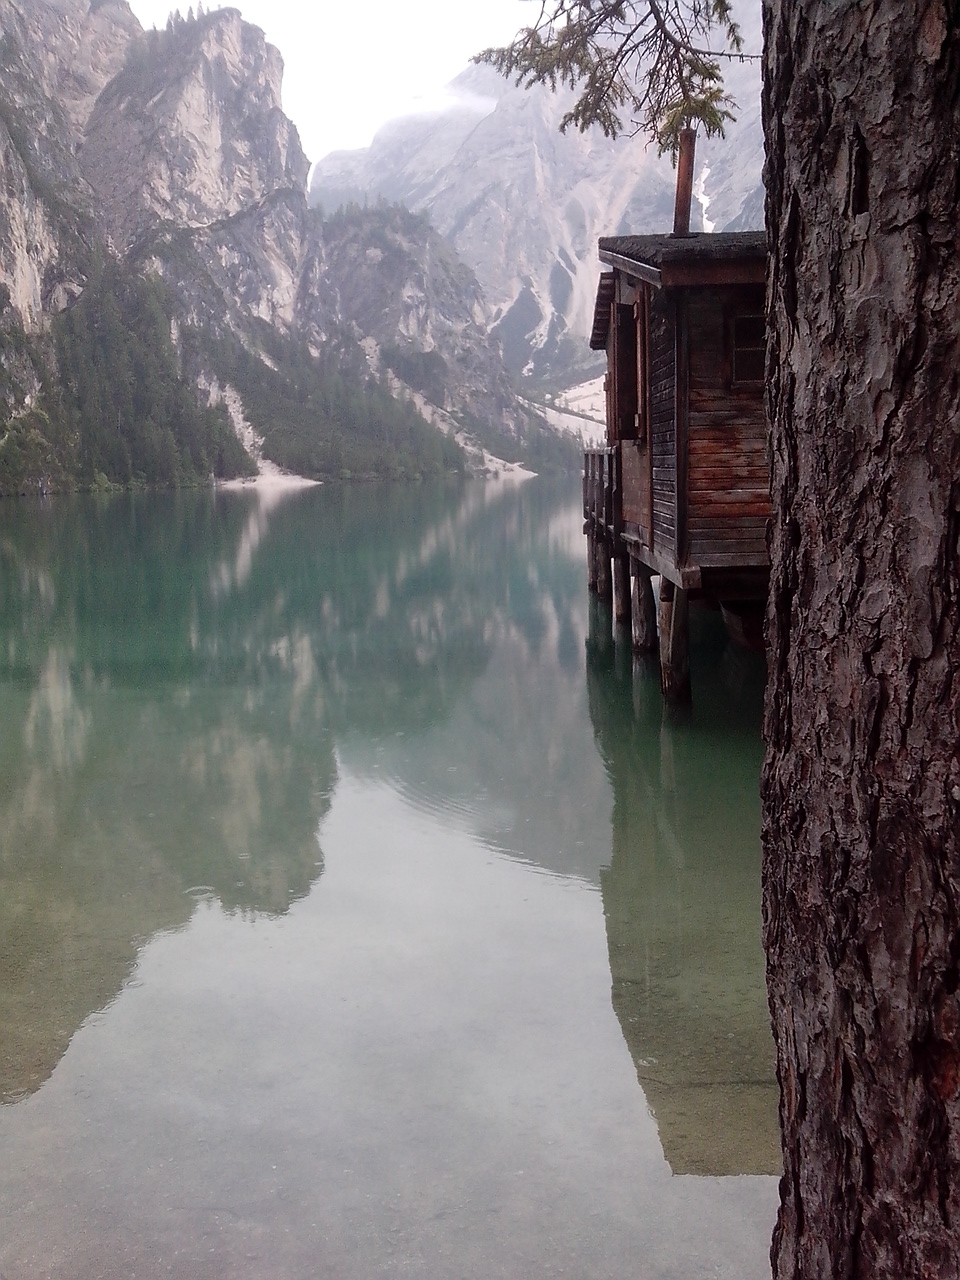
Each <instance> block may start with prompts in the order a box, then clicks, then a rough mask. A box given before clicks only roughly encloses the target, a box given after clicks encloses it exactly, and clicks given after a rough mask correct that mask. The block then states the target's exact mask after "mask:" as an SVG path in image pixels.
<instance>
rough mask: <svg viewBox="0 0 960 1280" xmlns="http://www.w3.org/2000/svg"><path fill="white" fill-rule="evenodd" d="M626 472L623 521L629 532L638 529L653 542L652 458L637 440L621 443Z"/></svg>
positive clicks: (646, 538) (642, 537)
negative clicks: (651, 536) (651, 515)
mask: <svg viewBox="0 0 960 1280" xmlns="http://www.w3.org/2000/svg"><path fill="white" fill-rule="evenodd" d="M620 449H621V460H622V468H623V470H622V475H623V523H624V527H625V528H626V529H627V531H628V532H630V533H633V532H637V533H639V534H640V537H641V540H642V541H643V542H644V544H645V545H648V546H649V541H650V540H649V531H650V458H649V456H648V454H647V450H646V448H645V447H643V446H642V445H640V444H638V443H637V441H636V440H624V442H623V444H622V445H621V446H620Z"/></svg>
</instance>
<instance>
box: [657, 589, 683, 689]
mask: <svg viewBox="0 0 960 1280" xmlns="http://www.w3.org/2000/svg"><path fill="white" fill-rule="evenodd" d="M660 689H661V692H662V693H663V696H664V698H666V700H667V701H668V702H689V701H690V609H689V598H688V595H687V592H686V591H683V590H681V588H680V587H677V586H674V584H673V583H672V582H669V581H668V580H667V579H666V578H661V579H660Z"/></svg>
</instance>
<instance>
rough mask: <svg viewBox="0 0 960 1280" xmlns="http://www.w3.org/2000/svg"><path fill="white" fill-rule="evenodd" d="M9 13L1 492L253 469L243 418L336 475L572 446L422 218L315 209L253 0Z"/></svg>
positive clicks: (549, 452)
mask: <svg viewBox="0 0 960 1280" xmlns="http://www.w3.org/2000/svg"><path fill="white" fill-rule="evenodd" d="M0 31H2V38H0V492H4V491H16V490H21V489H23V488H24V487H31V486H36V485H39V486H40V487H41V488H57V487H64V486H68V485H72V484H77V483H79V484H94V483H96V484H100V483H108V484H110V483H120V484H129V483H155V482H158V481H162V482H165V483H186V482H189V481H191V480H194V481H195V480H197V479H200V478H202V477H204V476H206V475H208V474H209V472H210V471H214V472H215V473H216V474H224V475H228V474H237V473H242V472H244V471H246V470H249V469H250V468H251V467H252V466H253V465H254V464H253V463H252V462H251V460H250V459H249V458H248V457H247V455H246V454H244V453H243V450H242V449H239V448H238V447H237V444H236V437H234V439H233V442H232V443H231V442H230V441H229V440H227V439H226V437H225V435H224V429H225V425H229V420H230V419H232V422H233V426H234V427H235V428H236V429H237V433H238V434H242V435H245V438H247V439H250V438H253V439H254V440H256V439H257V438H258V437H259V441H258V444H257V449H256V452H259V453H262V455H263V456H265V457H267V458H270V459H273V460H274V461H275V462H277V463H279V464H280V465H284V466H288V467H296V468H297V469H298V470H302V471H304V472H306V473H307V474H310V475H314V476H318V477H320V476H336V475H358V474H360V475H368V474H369V475H397V476H400V475H411V474H412V475H419V474H423V473H424V472H425V471H437V470H446V469H462V468H463V467H464V465H469V466H472V467H473V468H474V469H477V468H483V467H484V466H486V464H487V461H488V459H487V451H491V452H492V453H493V454H494V455H495V456H496V457H499V458H506V459H507V460H508V461H524V460H526V461H530V460H531V459H532V458H534V457H536V458H538V459H539V460H540V461H541V463H544V464H546V465H564V463H565V462H570V461H572V460H573V452H574V450H573V446H572V444H571V443H570V442H568V443H566V444H564V443H563V442H558V441H557V438H556V437H555V435H554V434H553V433H551V432H550V431H549V430H548V429H547V427H546V424H545V423H544V422H543V421H542V420H541V419H540V418H538V417H537V415H535V414H533V413H532V412H531V411H530V410H529V409H528V408H527V407H526V405H525V404H524V403H523V402H522V401H521V400H520V399H519V398H518V397H517V395H516V393H515V391H514V388H513V386H512V383H511V381H510V379H509V377H508V375H507V373H506V371H505V369H504V367H503V364H502V361H501V357H500V349H499V344H498V342H497V340H496V338H495V337H494V336H492V335H491V333H490V331H489V328H488V325H487V320H486V317H487V314H488V309H487V307H486V306H485V304H484V303H483V301H482V298H481V296H480V291H479V286H478V284H477V281H476V279H475V277H474V275H473V273H472V272H471V271H470V270H469V269H468V268H467V267H465V266H464V265H463V264H462V263H461V262H460V261H459V260H458V258H457V256H456V254H455V252H454V251H453V250H452V249H451V248H450V247H449V245H447V244H445V243H444V242H442V241H441V240H440V238H439V236H438V235H437V233H436V232H434V231H433V230H432V228H431V227H430V226H429V225H428V223H427V222H426V220H424V219H423V218H418V217H414V216H412V215H410V214H407V213H405V212H404V211H402V210H398V209H395V210H391V209H390V208H389V207H387V206H383V205H378V206H375V207H373V208H367V209H360V208H357V209H354V210H352V211H349V212H347V213H343V214H341V215H339V216H337V217H336V218H328V219H324V218H323V216H322V215H321V214H320V213H319V212H317V211H316V210H312V209H310V208H309V206H308V202H307V193H306V177H307V170H308V164H307V160H306V158H305V156H304V154H303V151H302V149H301V146H300V141H299V137H298V135H297V131H296V128H295V127H294V125H293V124H292V123H291V121H290V120H289V119H288V118H287V117H286V116H285V115H284V113H283V110H282V108H281V98H280V91H281V79H282V72H283V65H282V60H281V57H280V54H279V53H278V51H277V50H276V49H274V48H273V47H272V46H270V45H269V44H268V43H267V42H266V40H265V39H264V36H263V33H262V32H261V31H260V30H259V29H258V28H256V27H253V26H251V25H250V24H248V23H246V22H244V21H243V20H242V18H241V16H240V14H239V13H238V12H237V11H236V10H234V9H222V10H217V11H215V12H211V13H206V14H204V13H202V12H200V11H199V10H198V14H197V16H196V17H193V15H192V11H191V16H190V17H189V18H188V19H186V20H185V19H183V18H181V17H180V16H179V14H174V15H171V18H170V20H169V21H168V23H167V28H166V30H164V31H157V30H152V31H148V32H144V31H143V30H142V29H141V28H140V25H139V23H138V22H137V20H136V18H135V17H134V16H133V14H132V13H131V11H130V9H129V7H128V5H127V4H126V3H125V0H92V3H90V0H0ZM185 389H187V390H189V392H190V395H189V396H186V397H185V395H184V390H185ZM251 433H252V435H251ZM464 450H466V453H465V452H464Z"/></svg>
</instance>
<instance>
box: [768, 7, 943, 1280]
mask: <svg viewBox="0 0 960 1280" xmlns="http://www.w3.org/2000/svg"><path fill="white" fill-rule="evenodd" d="M764 30H765V53H764V59H765V67H764V72H765V74H764V82H765V86H764V103H763V106H764V126H765V132H766V146H767V175H766V176H767V224H768V233H769V238H770V248H771V269H770V285H769V291H768V311H769V320H770V340H769V342H770V345H769V352H768V374H769V377H768V392H767V395H768V413H769V417H770V423H771V439H772V457H771V466H772V480H771V483H772V496H773V508H774V512H775V517H774V522H773V530H772V541H771V560H772V573H771V596H770V606H769V612H768V619H767V625H768V643H769V682H768V691H767V705H766V723H765V734H766V741H767V756H766V761H765V765H764V772H763V783H762V792H763V845H764V888H763V911H764V923H763V928H764V943H765V947H766V953H767V972H768V989H769V996H770V1009H771V1014H772V1019H773V1026H774V1036H775V1040H776V1045H777V1059H778V1074H779V1079H780V1088H781V1104H780V1105H781V1128H782V1137H783V1151H784V1176H783V1180H782V1183H781V1209H780V1214H779V1219H778V1222H777V1227H776V1230H775V1233H774V1241H773V1249H772V1259H773V1264H774V1273H775V1275H776V1276H777V1277H779V1278H781V1280H786V1278H787V1277H789V1278H790V1280H795V1278H799V1277H805V1278H806V1277H809V1278H810V1280H814V1278H815V1280H824V1278H826V1277H829V1278H830V1280H844V1278H846V1277H871V1280H878V1278H883V1277H896V1278H897V1280H908V1278H913V1277H917V1278H918V1280H919V1277H927V1278H932V1277H946V1276H957V1275H958V1273H960V998H958V987H960V840H958V832H960V752H958V738H960V670H958V657H960V548H958V537H960V302H958V300H960V230H958V228H960V207H958V206H960V7H958V3H957V0H950V2H949V3H945V2H944V0H927V2H924V3H916V0H911V2H908V0H861V2H860V3H858V4H856V5H854V4H852V3H849V0H847V2H841V3H838V2H837V0H765V5H764Z"/></svg>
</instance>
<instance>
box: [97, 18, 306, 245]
mask: <svg viewBox="0 0 960 1280" xmlns="http://www.w3.org/2000/svg"><path fill="white" fill-rule="evenodd" d="M282 76H283V63H282V60H281V58H280V54H279V52H278V51H277V50H276V49H275V48H273V46H272V45H269V44H267V42H266V41H265V39H264V37H263V32H262V31H260V30H259V29H258V28H257V27H252V26H250V25H249V23H246V22H244V21H243V20H242V19H241V17H240V14H239V12H238V11H237V10H235V9H223V10H220V11H218V12H216V13H211V14H208V15H206V16H205V17H203V18H201V19H198V20H196V21H194V22H192V23H187V22H180V23H177V24H176V25H171V27H170V28H169V29H168V30H167V31H163V32H157V31H151V32H149V33H147V35H146V36H142V37H140V38H139V39H138V40H137V42H136V44H135V45H134V47H133V48H132V49H131V51H130V56H129V57H128V59H127V62H126V65H125V66H124V67H123V69H122V71H121V72H120V73H119V74H118V75H116V76H115V77H114V78H113V79H112V80H111V81H110V83H109V85H108V86H107V87H106V89H105V90H104V91H103V92H102V93H101V94H100V96H99V98H98V99H97V101H96V104H95V106H94V108H93V111H92V112H91V115H90V118H89V120H88V121H87V124H86V127H85V134H84V143H83V149H82V152H81V164H82V168H83V173H84V177H85V178H86V179H87V181H88V182H89V183H90V186H91V187H92V188H93V189H94V190H95V191H96V192H97V196H98V206H97V207H98V211H99V216H100V217H101V218H102V220H103V225H104V227H105V228H106V230H107V231H108V232H109V234H110V235H111V237H112V238H113V241H114V243H115V244H116V245H117V247H118V248H120V249H126V248H129V247H130V246H131V245H132V244H133V243H135V241H136V240H137V239H138V237H139V236H141V235H143V234H144V233H145V232H147V231H149V230H151V229H152V228H154V227H155V226H156V225H157V224H158V223H164V222H170V223H173V224H174V225H175V226H179V227H202V226H208V225H210V224H211V223H214V222H217V221H219V220H220V219H223V218H229V217H232V216H233V215H235V214H238V213H240V212H242V211H244V210H246V209H249V208H250V207H251V206H252V205H255V204H256V203H257V202H258V201H260V200H262V199H264V197H266V196H269V195H271V194H272V193H273V192H275V191H277V190H279V189H283V188H288V189H291V190H294V191H302V189H303V186H304V183H305V181H306V177H307V168H308V165H307V160H306V157H305V156H304V154H303V151H302V150H301V147H300V139H299V137H298V135H297V131H296V129H295V128H294V126H293V124H292V123H291V122H290V121H289V120H288V119H287V117H286V116H285V115H284V114H283V111H282V109H281V106H280V82H281V79H282Z"/></svg>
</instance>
